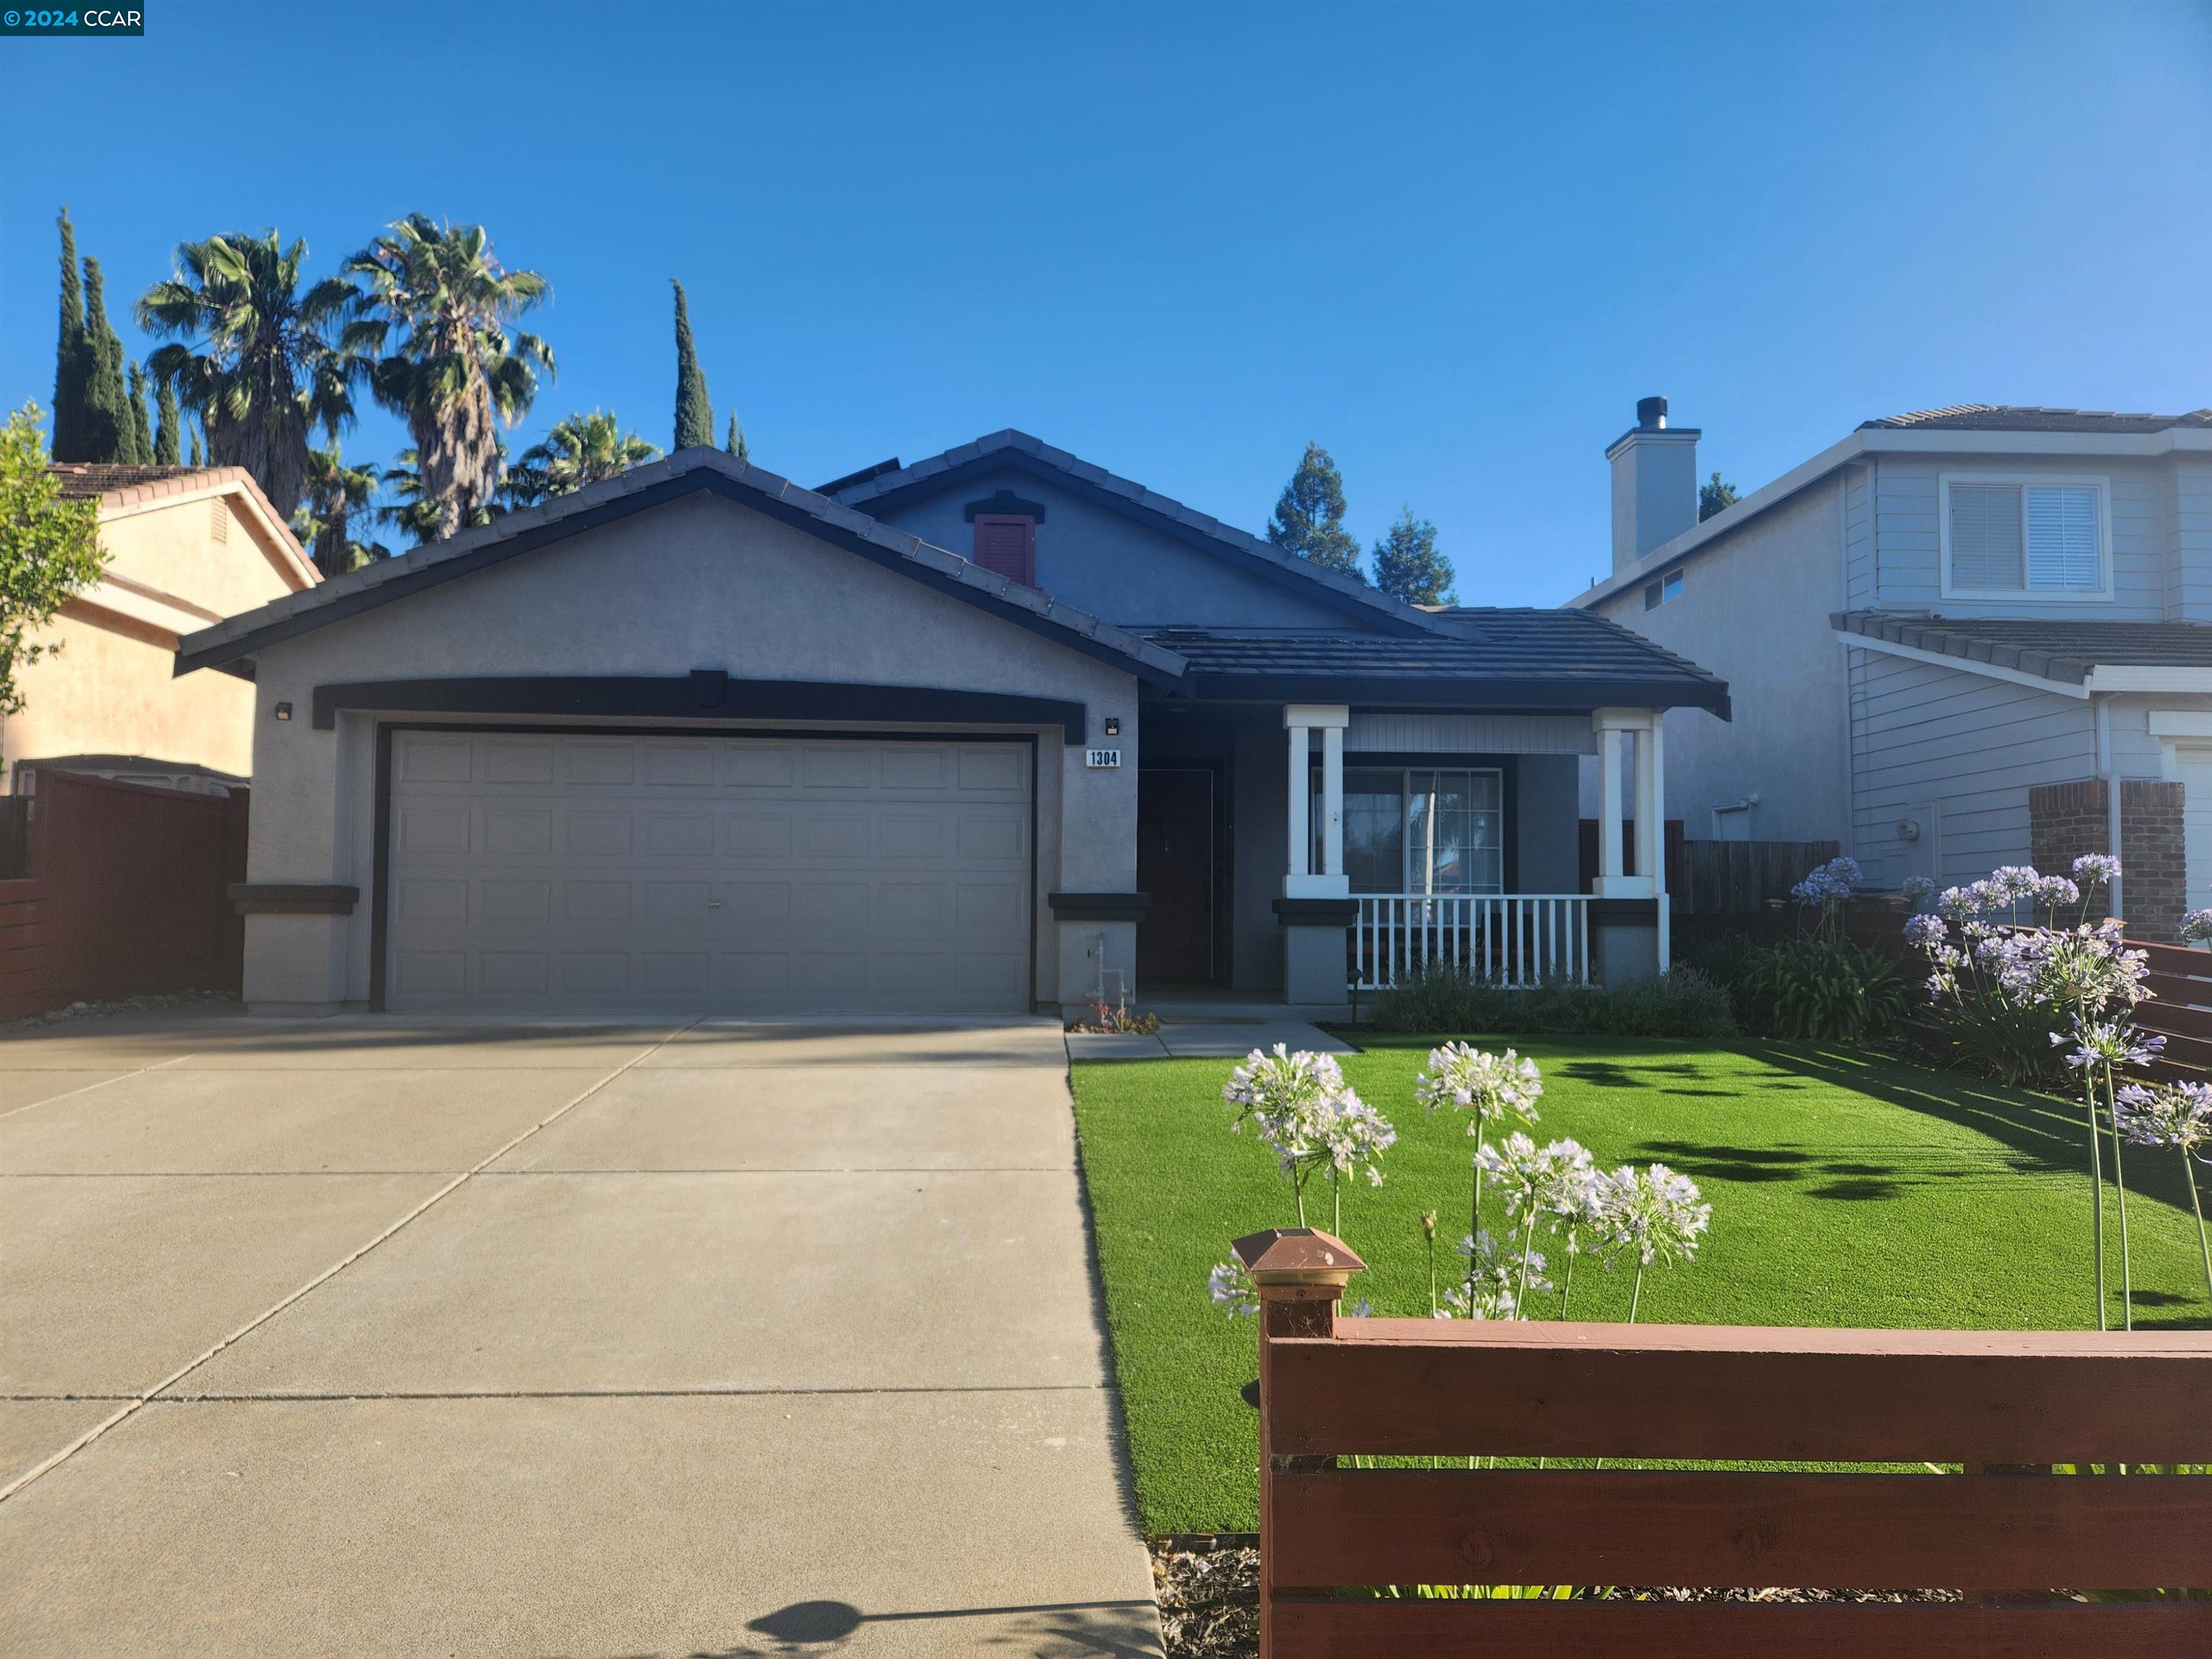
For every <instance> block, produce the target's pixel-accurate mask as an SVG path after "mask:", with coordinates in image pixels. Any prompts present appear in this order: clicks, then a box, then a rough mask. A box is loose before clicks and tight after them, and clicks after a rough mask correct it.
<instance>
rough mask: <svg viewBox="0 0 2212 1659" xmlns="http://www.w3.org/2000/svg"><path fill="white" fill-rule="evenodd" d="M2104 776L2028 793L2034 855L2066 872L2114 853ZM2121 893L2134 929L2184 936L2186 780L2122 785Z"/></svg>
mask: <svg viewBox="0 0 2212 1659" xmlns="http://www.w3.org/2000/svg"><path fill="white" fill-rule="evenodd" d="M2105 804H2106V794H2105V781H2104V780H2103V779H2102V778H2081V779H2078V780H2076V781H2074V782H2072V783H2047V784H2044V785H2042V786H2040V787H2037V788H2033V789H2030V790H2029V791H2028V792H2027V820H2028V859H2029V861H2030V862H2031V863H2033V865H2034V866H2035V867H2036V868H2037V869H2039V870H2041V871H2043V872H2045V873H2046V874H2053V875H2063V874H2065V873H2066V872H2067V871H2068V870H2069V868H2070V867H2071V866H2072V865H2073V862H2074V860H2075V859H2077V858H2079V857H2081V854H2084V853H2108V852H2110V851H2111V850H2112V847H2111V843H2110V841H2109V838H2108V837H2107V836H2106V805H2105ZM2120 870H2121V875H2122V880H2121V884H2120V896H2121V900H2122V902H2123V904H2124V906H2125V908H2126V910H2127V914H2128V924H2129V926H2128V931H2129V932H2130V933H2132V934H2134V935H2136V937H2138V938H2141V939H2163V940H2166V941H2170V942H2172V941H2179V939H2180V937H2181V933H2180V925H2181V913H2182V911H2183V909H2184V908H2186V905H2187V902H2188V884H2189V868H2188V860H2187V855H2186V852H2185V848H2184V846H2183V842H2182V832H2181V785H2180V784H2179V783H2168V782H2165V781H2161V780H2159V779H2156V778H2124V779H2122V780H2121V782H2120Z"/></svg>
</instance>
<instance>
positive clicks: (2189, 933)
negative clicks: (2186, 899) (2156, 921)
mask: <svg viewBox="0 0 2212 1659" xmlns="http://www.w3.org/2000/svg"><path fill="white" fill-rule="evenodd" d="M2181 937H2182V938H2183V939H2186V940H2188V941H2189V943H2190V944H2191V945H2203V944H2205V943H2207V942H2208V941H2212V909H2207V910H2191V911H2187V912H2185V914H2184V915H2183V916H2182V918H2181Z"/></svg>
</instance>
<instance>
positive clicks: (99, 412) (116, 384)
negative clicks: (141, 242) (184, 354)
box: [83, 254, 136, 463]
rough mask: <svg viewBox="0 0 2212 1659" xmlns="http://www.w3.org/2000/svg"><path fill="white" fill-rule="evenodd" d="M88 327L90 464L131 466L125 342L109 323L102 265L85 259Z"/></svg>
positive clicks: (87, 444)
mask: <svg viewBox="0 0 2212 1659" xmlns="http://www.w3.org/2000/svg"><path fill="white" fill-rule="evenodd" d="M84 326H85V332H86V333H87V334H88V336H89V337H90V338H91V344H92V351H91V354H90V355H91V358H92V375H91V379H90V382H89V384H88V388H87V392H86V397H85V422H84V439H85V449H86V451H87V452H88V453H86V454H85V456H84V457H83V459H86V460H88V461H106V462H111V463H112V462H128V461H129V460H130V459H131V457H132V454H133V453H134V451H135V448H136V445H135V443H134V442H133V440H132V436H131V409H130V399H131V394H130V393H129V392H127V391H125V388H124V385H123V342H122V341H121V340H119V339H118V338H116V337H115V330H114V328H113V327H112V326H111V325H110V324H109V323H108V320H107V287H106V283H105V282H103V281H102V280H101V277H100V261H99V260H97V259H95V258H93V257H92V255H90V254H86V255H85V257H84Z"/></svg>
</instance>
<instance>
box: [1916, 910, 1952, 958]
mask: <svg viewBox="0 0 2212 1659" xmlns="http://www.w3.org/2000/svg"><path fill="white" fill-rule="evenodd" d="M1950 936H1951V935H1950V930H1949V929H1948V928H1947V927H1944V925H1943V918H1942V917H1941V916H1938V915H1928V914H1926V913H1924V912H1923V914H1921V915H1917V916H1907V917H1906V918H1905V943H1906V944H1908V945H1914V946H1917V948H1918V949H1920V950H1923V951H1932V950H1934V949H1935V948H1936V946H1937V945H1942V944H1944V943H1946V942H1948V939H1950Z"/></svg>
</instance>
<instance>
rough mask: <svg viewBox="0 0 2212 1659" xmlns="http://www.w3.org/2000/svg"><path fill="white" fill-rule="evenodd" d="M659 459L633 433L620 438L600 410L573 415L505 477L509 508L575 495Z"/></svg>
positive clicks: (526, 452)
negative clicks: (589, 485)
mask: <svg viewBox="0 0 2212 1659" xmlns="http://www.w3.org/2000/svg"><path fill="white" fill-rule="evenodd" d="M659 458H660V451H659V448H658V447H655V446H654V445H652V444H649V443H647V442H646V441H645V440H644V439H642V438H641V437H639V436H638V435H637V434H636V433H635V432H624V431H623V429H622V422H620V421H618V420H617V419H616V418H615V417H614V416H611V415H610V414H608V413H607V412H606V411H605V410H598V409H595V410H592V412H591V413H590V414H588V415H571V416H569V417H568V419H567V420H565V421H558V422H555V423H554V427H553V429H552V430H551V431H550V432H549V433H547V434H546V435H545V441H544V442H543V443H538V444H532V445H531V447H529V448H527V449H526V450H524V451H523V452H522V459H520V461H518V462H517V463H516V464H515V467H514V471H513V472H511V473H509V474H508V475H507V501H508V503H509V504H510V505H512V506H514V507H529V506H532V504H534V503H536V502H538V501H544V500H545V499H546V497H548V496H549V495H573V494H574V493H575V492H576V491H577V490H579V489H582V488H583V487H584V486H585V485H586V484H592V483H599V481H600V480H601V479H602V478H611V477H617V475H619V474H621V473H623V472H627V471H629V469H630V468H632V467H634V466H637V465H642V464H643V463H644V462H647V461H652V460H658V459H659Z"/></svg>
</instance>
